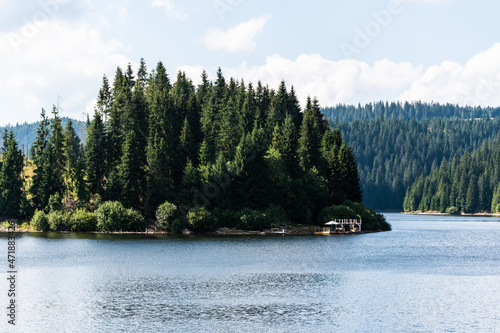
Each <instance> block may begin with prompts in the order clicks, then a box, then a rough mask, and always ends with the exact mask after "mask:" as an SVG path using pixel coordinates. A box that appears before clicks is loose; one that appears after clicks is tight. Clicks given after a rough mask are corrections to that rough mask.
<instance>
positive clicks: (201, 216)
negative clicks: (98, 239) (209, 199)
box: [186, 207, 216, 232]
mask: <svg viewBox="0 0 500 333" xmlns="http://www.w3.org/2000/svg"><path fill="white" fill-rule="evenodd" d="M186 219H187V224H188V227H189V228H190V229H192V230H193V231H195V232H207V231H213V230H215V229H216V226H215V221H214V218H213V217H212V214H211V213H210V212H209V211H208V210H207V209H206V208H205V207H194V208H192V209H190V210H189V212H188V213H187V215H186Z"/></svg>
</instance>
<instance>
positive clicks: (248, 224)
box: [238, 208, 271, 230]
mask: <svg viewBox="0 0 500 333" xmlns="http://www.w3.org/2000/svg"><path fill="white" fill-rule="evenodd" d="M238 214H239V216H240V225H239V226H238V227H239V228H240V229H243V230H264V229H267V228H270V227H271V220H270V219H269V218H268V217H267V216H266V214H265V213H263V212H261V211H258V210H253V209H250V208H243V209H242V210H240V211H239V212H238Z"/></svg>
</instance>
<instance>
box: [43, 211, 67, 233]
mask: <svg viewBox="0 0 500 333" xmlns="http://www.w3.org/2000/svg"><path fill="white" fill-rule="evenodd" d="M70 216H71V213H69V212H63V211H53V212H50V213H49V214H48V215H47V219H48V221H49V228H50V230H51V231H63V230H67V229H68V225H69V220H70Z"/></svg>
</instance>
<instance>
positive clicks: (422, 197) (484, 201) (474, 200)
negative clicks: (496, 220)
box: [404, 135, 500, 214]
mask: <svg viewBox="0 0 500 333" xmlns="http://www.w3.org/2000/svg"><path fill="white" fill-rule="evenodd" d="M404 210H405V211H409V212H413V211H438V212H442V213H444V212H448V213H451V214H455V213H460V212H464V213H479V212H492V213H499V212H500V135H499V137H498V139H497V140H495V141H493V142H491V143H487V142H484V143H483V145H482V146H481V148H480V149H478V150H476V151H474V152H473V153H472V154H469V153H467V152H466V153H465V154H464V155H463V156H462V157H461V158H458V157H454V158H453V159H451V160H449V161H448V160H446V159H445V160H444V161H443V163H441V166H440V167H439V169H437V170H434V171H433V172H431V174H430V175H428V176H427V177H423V176H421V177H419V178H418V179H417V180H416V181H415V183H414V184H413V185H412V186H411V187H410V188H409V189H408V191H407V193H406V196H405V199H404Z"/></svg>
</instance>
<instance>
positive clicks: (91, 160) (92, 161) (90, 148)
mask: <svg viewBox="0 0 500 333" xmlns="http://www.w3.org/2000/svg"><path fill="white" fill-rule="evenodd" d="M108 144H109V145H110V144H111V143H109V142H107V140H106V133H105V129H104V124H103V122H102V117H101V113H100V112H99V111H97V110H96V111H95V113H94V118H93V119H92V121H91V123H90V125H89V127H88V128H87V137H86V140H85V165H86V174H87V183H88V189H89V191H90V193H92V194H99V195H101V196H102V195H103V193H104V186H105V177H106V173H105V171H106V147H107V145H108Z"/></svg>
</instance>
